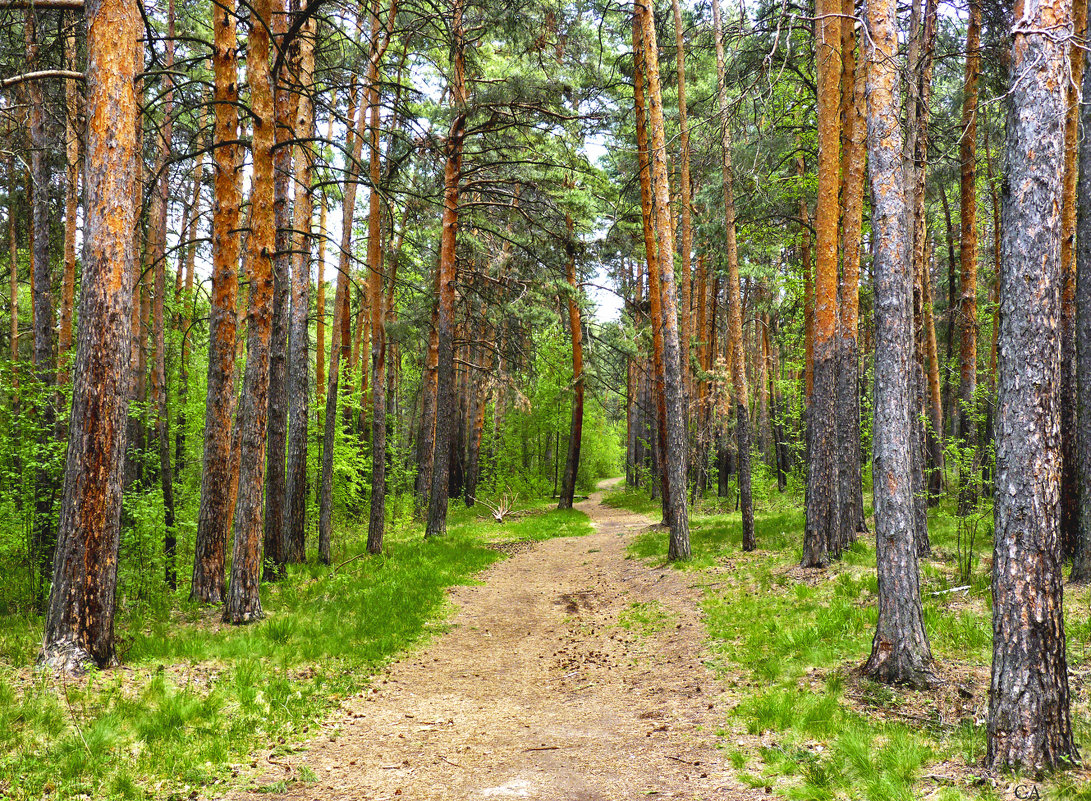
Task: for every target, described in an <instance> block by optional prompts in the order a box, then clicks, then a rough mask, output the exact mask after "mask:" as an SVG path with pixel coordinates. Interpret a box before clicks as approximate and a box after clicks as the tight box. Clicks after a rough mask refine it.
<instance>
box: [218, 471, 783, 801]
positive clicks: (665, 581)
mask: <svg viewBox="0 0 1091 801" xmlns="http://www.w3.org/2000/svg"><path fill="white" fill-rule="evenodd" d="M601 498H602V493H601V492H597V493H595V494H594V495H592V496H591V498H590V499H589V500H587V501H585V502H583V503H581V504H579V505H578V508H580V509H581V510H582V511H584V512H586V513H587V514H588V515H590V517H591V518H592V520H594V522H595V524H596V530H595V532H594V533H593V534H591V535H589V536H586V537H573V538H566V539H556V540H550V541H548V542H543V543H539V544H536V545H533V546H528V547H526V548H525V549H519V550H518V552H516V553H515V554H514V555H513V556H511V558H509V559H507V560H504V561H503V562H500V563H498V564H496V565H494V566H493V567H492V568H490V569H489V570H488V571H487V572H486V573H485V574H484V575H483V576H482V577H481V578H482V579H483V581H484V583H483V584H482V585H480V586H473V587H458V588H456V589H454V590H452V591H451V600H452V602H453V603H454V605H455V606H456V607H457V609H458V611H457V612H456V613H455V614H454V616H453V618H452V620H451V623H452V628H451V630H450V631H448V632H447V633H445V634H443V635H441V636H439V637H438V638H436V639H435V640H434V641H433V642H431V643H430V644H428V645H427V646H426V647H425V648H423V649H421V650H419V651H416V652H413V653H411V654H409V655H408V656H406V657H405V658H404V659H403V660H402V661H400V662H397V663H394V664H392V665H391V666H390V667H389V668H388V669H387V670H386V671H385V672H384V673H383V674H382V675H380V676H379V677H377V678H376V681H375V682H374V685H373V687H372V688H370V689H369V690H368V691H367V692H366V693H363V694H362V695H361V696H359V697H355V698H351V699H349V700H347V701H346V702H345V703H344V704H343V714H344V717H343V720H341V721H340V722H339V723H338V722H337V721H334V723H333V726H332V728H331V729H330V730H329V735H328V736H326V737H324V738H322V739H319V740H317V741H315V742H313V743H312V744H311V746H310V748H309V750H307V751H305V752H301V753H298V754H295V755H293V756H292V757H290V758H288V759H287V760H284V759H283V758H281V760H279V764H277V765H270V766H269V769H270V771H272V772H271V773H269V774H268V775H267V776H266V777H264V780H266V781H275V780H278V779H292V778H298V777H299V776H300V772H299V771H300V768H301V766H303V765H306V766H307V767H308V768H309V769H310V770H311V771H313V772H314V774H315V776H316V777H317V780H315V781H310V782H296V783H293V784H291V785H290V789H289V790H288V792H287V793H286V794H285V795H283V796H281V797H282V798H286V799H324V800H325V799H369V801H370V800H372V799H374V800H375V801H378V800H379V799H414V801H415V800H416V799H422V800H427V801H433V800H434V799H435V800H438V799H488V798H496V799H504V798H529V799H549V800H556V801H561V800H562V799H563V800H564V801H580V800H586V801H591V800H592V799H595V800H598V799H601V800H602V801H608V800H609V801H615V800H616V799H625V798H685V799H726V798H732V799H737V798H746V797H765V796H764V793H762V792H761V791H760V790H758V791H754V790H750V789H748V788H745V787H744V786H741V785H739V784H738V783H737V782H736V781H735V780H734V778H733V775H732V771H731V769H730V766H729V765H728V763H727V761H726V753H725V751H724V750H717V748H716V744H717V739H718V738H717V737H716V736H715V731H716V729H717V728H718V727H719V726H720V725H722V723H723V721H724V717H725V714H726V710H725V709H724V708H723V706H722V703H723V702H722V701H721V699H720V691H719V688H718V686H717V683H716V681H715V680H714V678H713V675H712V674H711V673H710V671H709V670H708V669H707V668H706V666H705V665H704V663H703V661H702V656H703V647H702V641H703V637H702V632H703V629H702V626H701V620H700V610H699V608H698V602H699V600H700V589H698V588H695V587H693V586H691V585H692V584H693V576H692V575H687V574H686V573H683V572H680V571H675V570H671V569H668V568H654V567H649V566H648V565H646V564H641V563H639V562H636V561H633V560H627V559H626V558H625V548H626V545H627V544H628V542H629V541H630V540H631V539H632V536H631V535H632V534H634V533H635V532H637V531H639V530H641V529H643V528H645V527H647V526H648V525H649V523H650V521H649V520H647V519H646V518H644V517H641V516H639V515H635V514H632V513H629V512H625V511H621V510H616V509H611V508H609V507H606V506H603V505H602V503H601ZM664 536H666V533H665V532H664ZM634 604H644V605H648V606H644V607H639V608H642V609H644V610H647V611H651V612H652V615H651V616H652V617H655V616H656V614H655V613H658V617H659V618H660V621H659V625H658V627H652V628H656V629H657V630H654V631H648V630H647V629H648V627H644V629H645V630H644V631H641V629H640V627H636V628H634V629H632V630H627V629H626V628H624V627H622V626H621V625H620V624H619V616H620V617H622V618H624V617H625V616H627V615H631V614H632V611H631V610H632V609H633V608H634V606H633V605H634ZM259 783H260V781H259ZM239 797H240V798H249V799H256V798H266V799H267V798H270V795H269V794H267V793H265V794H262V795H260V796H259V795H257V794H254V795H249V796H246V795H243V796H239ZM274 797H275V796H274Z"/></svg>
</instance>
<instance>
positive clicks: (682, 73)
mask: <svg viewBox="0 0 1091 801" xmlns="http://www.w3.org/2000/svg"><path fill="white" fill-rule="evenodd" d="M672 7H673V9H672V10H673V11H674V44H675V61H676V63H677V75H678V146H679V152H678V162H679V165H678V183H679V184H680V186H679V187H678V200H679V204H680V205H681V207H682V208H681V210H680V211H681V220H682V223H681V228H682V241H681V247H680V255H681V257H682V275H681V277H682V298H681V301H682V310H681V314H680V315H679V317H680V319H679V323H680V330H681V333H682V379H683V381H685V383H686V387H687V394H691V390H689V389H688V388H689V387H690V385H691V383H692V382H691V375H692V372H691V371H690V356H689V353H690V348H691V347H692V344H693V323H692V316H691V313H690V307H691V305H692V303H691V296H692V294H693V292H692V282H691V275H692V272H693V271H692V268H691V265H690V259H691V258H692V252H693V222H692V219H691V218H692V212H691V206H692V200H691V197H690V195H691V187H692V179H691V178H690V165H689V155H690V148H689V119H688V109H687V107H686V42H685V39H684V38H683V36H682V9H681V7H680V4H679V0H672Z"/></svg>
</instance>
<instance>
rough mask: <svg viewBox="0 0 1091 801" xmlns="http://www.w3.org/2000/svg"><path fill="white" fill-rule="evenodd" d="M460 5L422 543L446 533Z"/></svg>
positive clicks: (461, 85) (454, 25) (461, 121)
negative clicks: (429, 481)
mask: <svg viewBox="0 0 1091 801" xmlns="http://www.w3.org/2000/svg"><path fill="white" fill-rule="evenodd" d="M462 10H463V0H452V3H451V60H452V68H453V73H452V76H451V86H450V91H451V101H452V102H451V105H452V106H453V109H454V112H455V116H454V119H453V120H452V121H451V129H450V131H449V132H448V134H447V162H446V164H445V165H444V170H443V233H442V236H441V240H440V250H439V254H440V255H439V265H438V267H437V271H438V275H439V287H438V298H437V304H436V307H437V310H438V314H437V316H436V344H437V351H436V352H437V355H438V358H439V361H438V365H437V370H436V435H435V456H434V457H433V459H432V492H431V496H430V498H429V503H428V525H427V528H426V530H425V536H426V537H438V536H442V535H444V534H446V533H447V499H448V497H449V492H450V487H449V479H450V466H451V438H452V433H453V432H452V429H453V428H454V425H455V422H456V421H455V365H454V328H455V320H454V317H455V282H456V281H457V280H458V261H457V258H456V257H457V253H456V250H457V247H458V201H459V182H460V179H461V177H462V150H463V145H464V143H465V139H466V115H467V98H466V52H465V47H466V42H465V39H464V38H463V30H462Z"/></svg>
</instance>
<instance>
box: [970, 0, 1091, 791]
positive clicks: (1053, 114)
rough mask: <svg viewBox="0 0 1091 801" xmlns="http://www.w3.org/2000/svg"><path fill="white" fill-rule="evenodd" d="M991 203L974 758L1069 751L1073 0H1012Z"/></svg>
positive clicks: (1031, 760) (1004, 765)
mask: <svg viewBox="0 0 1091 801" xmlns="http://www.w3.org/2000/svg"><path fill="white" fill-rule="evenodd" d="M1015 19H1016V20H1017V24H1016V25H1015V27H1014V29H1013V31H1012V49H1011V75H1012V81H1011V86H1010V90H1009V95H1008V97H1009V103H1010V106H1009V111H1008V123H1007V145H1006V146H1007V165H1008V179H1007V183H1006V185H1005V191H1004V199H1003V207H1002V223H1003V225H1002V234H1001V236H1002V245H1003V260H1002V261H1001V274H1000V302H1001V310H1000V331H999V342H998V349H999V362H998V373H999V375H998V379H999V391H998V402H997V407H996V423H995V425H996V500H995V505H994V508H993V519H994V531H995V534H994V537H993V582H992V597H993V661H992V682H991V686H990V692H989V724H988V736H987V755H986V762H987V764H988V766H989V767H990V768H993V769H996V770H1000V769H1008V768H1020V767H1021V768H1026V769H1031V770H1040V769H1043V768H1050V767H1056V766H1059V765H1062V764H1064V763H1066V762H1068V761H1069V760H1076V759H1077V758H1078V757H1077V753H1076V747H1075V744H1074V742H1073V737H1072V722H1071V718H1070V712H1069V690H1068V667H1067V662H1066V655H1065V633H1064V614H1063V599H1062V576H1061V554H1060V541H1059V536H1060V512H1061V510H1060V477H1061V476H1060V471H1061V451H1060V448H1061V443H1060V440H1061V437H1062V434H1064V435H1068V432H1062V431H1061V427H1060V415H1059V397H1058V383H1059V382H1058V379H1059V378H1060V341H1059V336H1060V331H1059V324H1060V311H1061V309H1060V301H1061V286H1062V281H1063V276H1062V274H1061V252H1060V251H1061V239H1062V236H1063V223H1062V215H1061V209H1062V205H1063V201H1062V186H1061V182H1060V181H1058V180H1057V178H1058V176H1059V175H1061V172H1062V169H1063V166H1064V154H1065V132H1064V131H1065V109H1066V105H1067V104H1066V87H1067V85H1068V80H1069V77H1068V76H1069V53H1068V42H1067V40H1066V38H1065V37H1064V36H1063V35H1061V36H1058V35H1056V32H1058V31H1059V32H1066V31H1067V32H1071V31H1072V18H1071V4H1070V3H1067V2H1065V0H1029V1H1026V0H1019V1H1018V2H1016V4H1015Z"/></svg>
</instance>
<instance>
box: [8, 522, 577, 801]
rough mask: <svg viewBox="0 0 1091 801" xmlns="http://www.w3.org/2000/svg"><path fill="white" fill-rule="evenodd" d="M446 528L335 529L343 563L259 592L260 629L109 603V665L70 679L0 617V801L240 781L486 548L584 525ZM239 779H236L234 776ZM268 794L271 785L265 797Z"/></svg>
mask: <svg viewBox="0 0 1091 801" xmlns="http://www.w3.org/2000/svg"><path fill="white" fill-rule="evenodd" d="M448 531H449V534H448V536H447V537H445V538H443V539H439V540H433V541H429V542H425V541H424V540H423V538H422V537H421V535H420V527H419V526H412V527H409V526H405V527H402V528H400V529H397V530H395V531H393V532H391V533H390V534H389V535H388V536H387V539H386V547H385V549H384V553H383V554H382V555H381V556H378V557H362V558H359V559H354V558H353V557H355V556H356V555H357V554H360V553H361V552H362V551H363V548H364V545H365V542H366V533H367V532H366V526H365V528H364V529H363V530H362V531H343V532H341V537H340V538H339V539H342V541H344V542H345V549H344V551H345V556H344V557H343V559H342V564H341V565H340V566H339V567H337V568H334V569H331V568H329V567H326V566H321V565H317V564H314V563H311V564H306V565H299V566H293V567H291V568H290V569H289V571H288V575H287V576H286V578H285V579H284V580H282V581H280V582H278V583H276V584H266V585H263V587H262V605H263V608H264V610H265V612H266V618H265V620H263V621H261V622H259V623H257V624H254V625H251V626H246V627H238V628H237V627H231V626H224V625H222V624H221V623H220V622H219V611H218V610H216V609H207V608H202V607H200V606H197V605H194V604H190V603H188V602H186V601H184V600H183V599H184V591H180V592H179V593H178V594H176V595H174V596H165V597H164V599H163V600H162V602H160V603H158V604H153V605H148V604H133V605H132V606H131V607H129V608H126V607H127V605H126V603H125V600H124V599H122V602H121V603H120V604H119V607H120V608H121V609H122V616H121V619H120V620H119V622H118V634H119V637H120V640H121V648H120V652H121V656H122V663H123V666H122V667H121V668H119V669H116V670H110V671H105V672H102V673H97V674H92V675H90V676H88V677H87V678H85V679H81V680H78V681H67V682H64V681H61V680H59V679H57V678H56V677H53V676H49V675H42V674H37V673H35V672H33V671H32V670H31V669H30V667H29V666H30V665H32V664H33V660H34V658H35V655H36V652H37V648H38V646H39V644H40V642H41V620H40V619H28V618H25V617H21V618H7V619H0V798H10V799H37V798H43V797H48V798H51V799H71V798H92V797H94V798H96V799H98V798H107V799H113V798H119V799H120V798H123V799H135V798H157V799H160V798H162V799H182V798H187V797H196V794H195V795H194V796H191V793H195V792H196V793H200V792H201V791H202V789H203V788H209V791H210V792H213V793H215V794H220V793H221V792H222V791H223V789H224V785H225V784H230V783H232V782H240V781H246V777H247V765H248V760H249V757H248V756H247V755H248V754H250V753H251V752H252V751H254V750H256V749H258V748H269V747H274V748H276V750H277V752H279V753H287V752H289V751H290V750H291V749H293V748H298V747H299V746H300V745H301V743H302V742H303V741H305V740H306V739H308V738H309V737H312V736H315V735H316V734H317V733H318V732H319V731H320V730H321V724H322V721H323V720H324V718H325V717H326V716H327V714H328V713H329V711H330V710H331V709H333V708H334V707H335V706H336V705H337V703H338V701H339V700H340V699H341V698H343V697H344V696H346V695H347V694H351V693H354V692H358V691H359V690H360V689H361V688H362V687H364V686H366V685H367V683H368V681H369V677H370V676H371V675H372V674H374V672H375V671H376V670H377V669H378V668H379V667H380V666H381V665H383V664H384V663H385V662H387V661H388V660H390V659H391V658H393V657H395V656H397V655H398V654H400V653H402V652H404V651H405V650H406V649H408V648H412V647H414V646H415V645H417V644H419V643H420V642H422V641H423V640H425V639H427V637H428V636H429V635H430V634H432V633H434V632H437V631H441V630H442V629H443V625H444V624H443V618H444V616H445V614H446V613H447V611H448V610H447V608H446V594H445V589H446V588H447V587H450V586H452V585H455V584H460V583H467V582H471V581H473V576H474V574H476V573H477V572H479V571H480V570H482V569H483V568H485V567H487V566H488V565H490V564H491V563H493V562H494V561H496V560H497V559H501V558H504V556H503V553H502V551H503V548H502V547H497V543H504V542H510V541H519V540H528V539H547V538H549V537H556V536H572V535H578V534H586V533H589V532H590V531H591V526H590V524H589V522H588V520H587V517H586V516H585V515H583V514H582V513H580V512H576V511H564V512H561V511H556V510H553V509H551V508H550V505H548V504H547V503H546V502H540V503H534V504H531V505H530V507H529V508H528V507H526V506H525V505H524V507H523V509H522V511H521V512H519V513H517V514H516V516H514V517H513V518H510V521H509V522H507V523H505V524H504V525H503V526H500V525H497V524H496V523H495V522H493V521H492V519H491V517H489V513H488V511H487V510H486V509H484V508H483V507H480V506H479V507H477V508H476V509H474V510H467V509H465V508H463V507H462V506H461V504H453V505H452V509H451V516H450V518H449V529H448ZM240 777H241V778H240ZM268 789H277V788H268Z"/></svg>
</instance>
